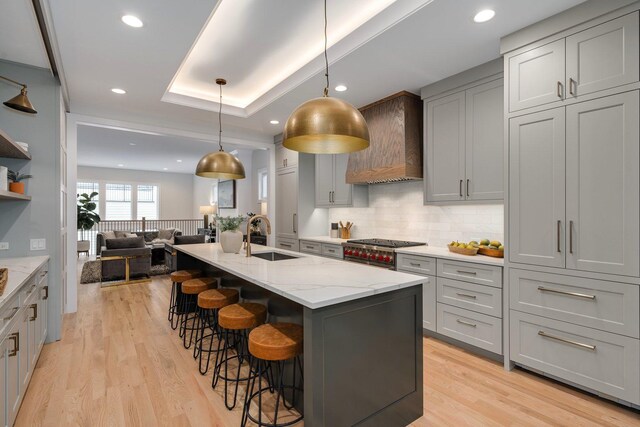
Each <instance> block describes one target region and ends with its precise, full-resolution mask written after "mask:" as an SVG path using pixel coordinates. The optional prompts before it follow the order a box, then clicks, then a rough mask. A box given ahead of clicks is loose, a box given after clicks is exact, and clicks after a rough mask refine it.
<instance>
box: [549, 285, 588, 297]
mask: <svg viewBox="0 0 640 427" xmlns="http://www.w3.org/2000/svg"><path fill="white" fill-rule="evenodd" d="M538 290H539V291H540V292H553V293H554V294H562V295H569V296H572V297H577V298H585V299H596V296H595V295H589V294H580V293H578V292H568V291H561V290H560V289H552V288H545V287H544V286H538Z"/></svg>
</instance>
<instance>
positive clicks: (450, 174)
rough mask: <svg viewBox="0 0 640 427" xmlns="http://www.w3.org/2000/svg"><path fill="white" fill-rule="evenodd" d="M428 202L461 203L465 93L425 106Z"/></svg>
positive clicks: (462, 196) (462, 190)
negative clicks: (456, 201) (457, 201)
mask: <svg viewBox="0 0 640 427" xmlns="http://www.w3.org/2000/svg"><path fill="white" fill-rule="evenodd" d="M426 132H427V138H426V146H427V149H426V153H427V158H426V169H427V171H426V177H427V184H426V185H427V202H441V201H455V200H464V189H463V183H464V179H465V176H464V160H465V93H464V92H459V93H455V94H453V95H449V96H447V97H444V98H441V99H437V100H435V101H431V102H428V103H427V129H426Z"/></svg>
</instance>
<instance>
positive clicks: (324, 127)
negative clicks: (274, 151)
mask: <svg viewBox="0 0 640 427" xmlns="http://www.w3.org/2000/svg"><path fill="white" fill-rule="evenodd" d="M324 62H325V77H326V79H327V85H326V87H325V88H324V94H323V96H322V97H320V98H314V99H311V100H309V101H307V102H305V103H303V104H301V105H300V106H298V108H296V109H295V110H294V111H293V113H291V115H290V116H289V118H288V119H287V123H286V124H285V126H284V135H283V145H284V146H285V147H286V148H289V149H291V150H294V151H299V152H301V153H313V154H338V153H352V152H354V151H360V150H364V149H365V148H367V147H368V146H369V128H368V127H367V122H366V121H365V119H364V117H362V114H360V111H358V110H357V109H356V108H355V107H354V106H353V105H351V104H349V103H348V102H346V101H343V100H341V99H337V98H331V97H329V60H328V59H327V0H324Z"/></svg>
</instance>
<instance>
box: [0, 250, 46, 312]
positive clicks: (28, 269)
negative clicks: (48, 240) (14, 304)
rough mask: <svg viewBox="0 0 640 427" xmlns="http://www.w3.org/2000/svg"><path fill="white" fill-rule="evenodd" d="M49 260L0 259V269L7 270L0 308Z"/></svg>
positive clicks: (31, 258)
mask: <svg viewBox="0 0 640 427" xmlns="http://www.w3.org/2000/svg"><path fill="white" fill-rule="evenodd" d="M48 260H49V257H48V256H33V257H23V258H0V268H8V269H9V280H8V282H7V286H6V287H5V288H4V293H3V294H2V296H0V307H1V306H2V305H3V304H4V303H5V302H7V301H9V299H11V298H12V297H13V296H14V295H15V294H16V293H17V292H18V290H19V289H20V288H21V287H22V285H24V283H25V282H26V281H27V280H29V279H30V278H31V277H33V275H34V273H35V272H36V271H37V270H38V269H39V268H40V267H42V265H43V264H44V263H46V262H47V261H48Z"/></svg>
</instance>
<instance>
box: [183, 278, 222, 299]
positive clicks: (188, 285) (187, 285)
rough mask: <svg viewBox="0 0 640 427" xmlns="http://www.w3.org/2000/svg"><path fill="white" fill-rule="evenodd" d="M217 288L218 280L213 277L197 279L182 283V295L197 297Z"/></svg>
mask: <svg viewBox="0 0 640 427" xmlns="http://www.w3.org/2000/svg"><path fill="white" fill-rule="evenodd" d="M216 286H218V279H217V278H215V277H199V278H196V279H189V280H186V281H184V282H182V293H183V294H190V295H198V294H200V292H204V291H206V290H208V289H211V288H215V287H216Z"/></svg>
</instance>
